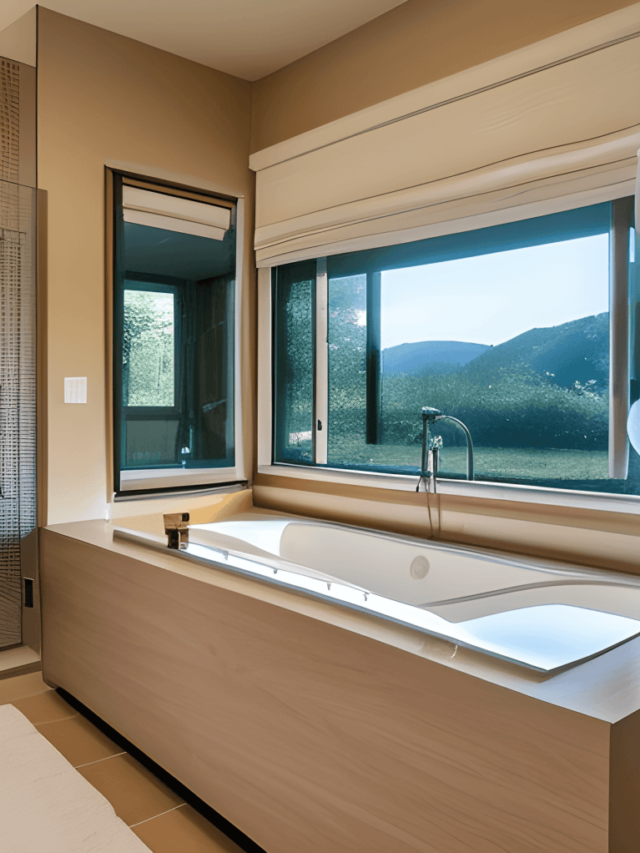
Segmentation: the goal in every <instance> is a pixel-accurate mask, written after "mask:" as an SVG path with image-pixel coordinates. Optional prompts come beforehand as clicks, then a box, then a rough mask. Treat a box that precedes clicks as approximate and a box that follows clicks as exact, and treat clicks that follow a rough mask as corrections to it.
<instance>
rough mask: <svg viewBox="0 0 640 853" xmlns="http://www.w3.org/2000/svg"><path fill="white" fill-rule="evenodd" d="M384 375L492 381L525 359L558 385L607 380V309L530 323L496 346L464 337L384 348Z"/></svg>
mask: <svg viewBox="0 0 640 853" xmlns="http://www.w3.org/2000/svg"><path fill="white" fill-rule="evenodd" d="M383 359H384V360H383V371H384V373H385V375H390V374H394V373H396V374H397V373H407V374H411V375H413V376H426V375H428V374H429V373H460V374H463V375H465V374H466V375H468V376H469V377H472V378H473V379H474V380H475V381H480V382H483V383H484V382H487V383H489V384H490V383H491V382H492V381H495V380H496V379H497V378H498V377H499V376H500V372H501V371H503V370H505V369H511V368H513V367H516V366H519V365H524V366H526V367H530V368H532V369H533V370H535V371H536V373H539V374H541V375H543V376H547V377H548V378H549V379H550V380H551V381H552V382H554V383H555V384H556V385H561V386H563V387H565V388H568V387H569V386H572V385H573V384H574V382H576V381H577V382H580V383H581V384H584V383H585V382H588V381H589V380H595V381H596V383H597V385H598V387H600V388H602V387H604V386H606V385H607V384H608V382H609V314H608V312H604V313H602V314H597V315H595V316H592V317H581V318H580V319H579V320H571V321H570V322H568V323H561V324H560V325H558V326H549V327H547V328H543V329H529V331H527V332H523V333H522V334H521V335H517V336H516V337H515V338H511V339H510V340H508V341H505V342H504V343H502V344H498V345H497V346H491V347H489V346H485V345H484V344H471V343H465V342H462V341H420V342H418V343H412V344H400V345H399V346H395V347H389V348H388V349H385V350H384V351H383Z"/></svg>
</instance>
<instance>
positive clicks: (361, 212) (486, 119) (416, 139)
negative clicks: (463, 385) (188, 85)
mask: <svg viewBox="0 0 640 853" xmlns="http://www.w3.org/2000/svg"><path fill="white" fill-rule="evenodd" d="M639 143H640V3H638V4H635V5H634V6H632V7H629V8H627V9H625V10H623V11H622V12H620V13H615V14H613V15H608V16H606V17H604V18H601V19H600V20H599V21H594V22H591V23H590V24H586V25H583V26H580V27H576V28H575V29H574V30H570V31H568V32H566V33H563V34H562V35H561V36H554V37H553V38H552V39H547V40H545V41H543V42H540V43H539V44H537V45H531V46H530V47H528V48H526V49H525V50H522V51H517V52H516V53H513V54H510V55H509V56H505V57H500V58H499V59H497V60H495V61H494V62H492V63H485V64H484V65H482V66H479V67H478V68H477V69H471V70H470V71H468V72H464V73H463V74H457V75H455V76H453V77H450V78H448V79H446V80H442V81H439V82H438V83H434V84H432V85H430V86H426V87H422V88H421V89H418V90H415V91H414V92H411V93H408V94H407V95H403V96H401V97H400V98H394V99H392V100H390V101H386V102H384V103H383V104H380V105H378V106H377V107H372V108H371V109H369V110H365V111H362V112H360V113H356V114H354V115H352V116H348V117H346V118H344V119H341V120H340V121H337V122H333V123H332V124H330V125H326V126H325V127H323V128H318V129H317V130H316V131H311V132H309V133H306V134H303V135H301V136H299V137H296V138H295V139H292V140H288V141H287V142H285V143H281V144H280V145H278V146H273V147H272V148H270V149H266V150H265V151H263V152H259V153H258V154H256V155H254V156H253V157H252V161H251V165H252V167H253V168H254V169H257V201H256V237H255V247H256V252H257V259H258V265H259V266H268V265H272V264H274V263H282V262H288V261H292V260H298V259H301V258H304V257H311V256H320V255H322V254H335V253H337V252H341V251H353V250H355V249H359V248H365V245H366V246H370V245H371V244H372V243H371V241H372V240H374V241H375V242H374V245H381V244H383V245H388V244H389V243H393V242H397V243H399V242H406V241H409V240H416V239H423V238H424V237H427V236H435V235H436V233H439V234H442V233H453V232H455V231H461V230H466V229H468V228H481V227H486V226H488V225H490V224H497V222H504V221H513V220H515V219H523V218H527V217H528V216H536V215H543V214H544V213H545V212H551V211H552V209H553V210H562V209H565V210H566V209H568V208H569V207H575V206H580V205H581V204H582V205H586V204H591V203H596V202H598V201H605V200H610V199H613V198H617V197H620V196H623V195H628V194H632V193H633V192H634V187H635V176H636V169H637V159H638V158H637V150H638V144H639ZM258 167H259V168H258Z"/></svg>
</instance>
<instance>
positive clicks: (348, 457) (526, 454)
mask: <svg viewBox="0 0 640 853" xmlns="http://www.w3.org/2000/svg"><path fill="white" fill-rule="evenodd" d="M420 454H421V448H420V447H419V446H418V445H410V446H406V445H371V444H364V443H363V442H361V441H357V440H350V441H349V440H342V441H338V442H330V446H329V465H330V466H340V463H341V461H342V460H344V461H343V463H342V464H344V466H345V467H354V466H355V467H362V468H366V469H374V468H384V469H387V470H389V469H391V470H393V471H397V472H398V473H415V472H417V471H418V470H419V467H420ZM474 466H475V475H476V478H477V479H482V480H498V481H503V482H504V481H514V480H516V481H519V482H523V481H525V482H526V481H531V480H535V481H540V480H553V481H558V480H561V481H567V483H566V487H569V488H570V487H571V481H585V480H607V479H608V477H609V472H608V454H607V451H606V450H558V449H550V450H549V449H539V448H517V447H516V448H511V447H510V448H496V447H474ZM440 474H441V476H443V477H447V476H454V477H464V476H465V474H466V450H465V448H464V447H449V448H447V447H445V448H444V450H443V451H442V452H441V456H440Z"/></svg>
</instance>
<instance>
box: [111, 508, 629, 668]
mask: <svg viewBox="0 0 640 853" xmlns="http://www.w3.org/2000/svg"><path fill="white" fill-rule="evenodd" d="M115 536H116V537H118V536H120V537H123V538H128V539H136V535H135V534H132V533H131V532H130V531H128V532H125V531H116V533H115ZM156 547H157V543H156ZM176 554H178V555H179V556H180V557H182V558H183V559H188V560H195V561H198V562H201V563H202V562H204V563H206V564H209V565H211V566H215V567H216V568H218V569H224V570H228V571H232V572H238V573H242V574H245V575H249V576H251V577H252V578H254V579H256V580H258V581H260V582H266V583H270V584H276V585H279V586H284V587H287V588H289V589H291V590H294V591H296V592H297V593H301V594H303V595H309V596H313V597H316V598H321V599H324V600H328V601H331V602H332V603H334V604H337V605H339V606H341V607H347V608H351V609H356V610H360V611H364V612H367V613H369V614H372V615H375V616H376V617H379V618H381V619H385V620H391V621H393V622H396V623H400V624H403V625H408V626H410V627H412V628H414V629H416V630H418V631H422V632H424V633H426V634H430V635H432V636H435V637H439V638H442V639H445V640H447V641H449V642H452V643H455V644H456V645H459V646H462V647H465V648H470V649H474V650H476V651H480V652H483V653H485V654H488V655H491V656H493V657H496V658H501V659H504V660H506V661H509V662H512V663H516V664H519V665H521V666H525V667H528V668H530V669H533V670H537V671H539V672H543V673H548V674H551V673H555V672H558V671H560V670H564V669H566V668H568V667H571V666H573V665H576V664H578V663H581V662H583V661H586V660H589V659H591V658H593V657H595V656H597V655H599V654H602V653H603V652H605V651H607V650H609V649H611V648H614V647H615V646H617V645H620V644H621V643H624V642H626V641H627V640H630V639H632V638H633V637H636V636H638V635H639V634H640V580H639V579H636V578H634V577H633V576H630V575H624V574H620V573H613V572H610V571H599V570H596V569H589V568H581V567H577V566H570V565H566V564H562V563H555V562H552V561H544V560H534V559H525V558H521V557H517V556H511V555H506V554H503V553H497V552H489V551H480V550H477V549H470V548H465V547H460V546H454V545H448V544H443V543H435V542H424V541H423V540H420V539H413V538H410V537H402V536H396V535H391V534H385V533H380V532H375V531H371V530H366V529H358V528H353V527H346V526H343V525H340V524H333V523H329V522H321V521H315V520H311V519H304V518H299V517H293V516H291V517H287V516H282V515H273V516H269V515H268V514H265V513H255V512H253V513H244V514H241V515H238V516H235V517H233V518H231V519H228V520H225V521H220V522H216V523H211V524H198V525H191V526H190V528H189V544H188V546H187V548H186V549H185V550H183V551H180V552H176Z"/></svg>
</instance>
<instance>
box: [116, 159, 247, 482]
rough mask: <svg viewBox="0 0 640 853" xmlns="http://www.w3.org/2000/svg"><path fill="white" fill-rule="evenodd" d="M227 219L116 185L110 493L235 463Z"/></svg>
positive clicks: (211, 209) (231, 251)
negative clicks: (162, 475) (178, 472)
mask: <svg viewBox="0 0 640 853" xmlns="http://www.w3.org/2000/svg"><path fill="white" fill-rule="evenodd" d="M232 213H233V212H232V210H231V209H230V208H229V207H228V206H227V207H221V206H217V205H216V204H214V203H212V204H211V205H209V204H206V203H199V202H194V201H192V200H185V199H182V198H178V197H176V196H173V195H165V194H163V193H162V192H160V191H158V192H155V191H148V190H139V189H138V188H135V189H133V188H131V187H128V186H127V185H124V186H123V183H122V179H121V178H119V177H118V176H116V205H115V246H114V249H115V286H114V334H115V341H114V379H115V388H114V390H115V443H116V483H117V490H127V486H126V483H127V481H128V477H129V476H130V475H129V474H128V472H138V474H137V475H136V476H138V478H139V473H140V472H141V471H144V470H149V471H152V470H153V469H167V476H170V474H171V470H170V469H183V470H184V471H185V472H188V471H189V469H198V471H202V469H205V470H206V469H216V468H229V467H232V466H233V465H234V464H235V448H234V405H233V398H234V383H233V363H234V357H233V353H234V290H235V253H236V251H235V243H236V236H235V228H234V223H233V216H232ZM189 217H193V218H194V220H198V221H192V220H191V219H190V218H189ZM212 223H213V224H212ZM154 476H156V477H157V475H154ZM212 481H215V478H213V479H212ZM159 482H160V481H159V480H157V479H155V480H154V481H153V482H152V481H151V480H149V483H150V487H151V488H152V487H154V486H157V484H158V483H159ZM181 482H182V483H183V484H184V481H181ZM201 483H202V480H201V479H200V480H198V484H201ZM161 485H162V487H165V488H166V487H170V485H171V482H170V480H167V481H166V482H164V481H163V482H162V484H161Z"/></svg>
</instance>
